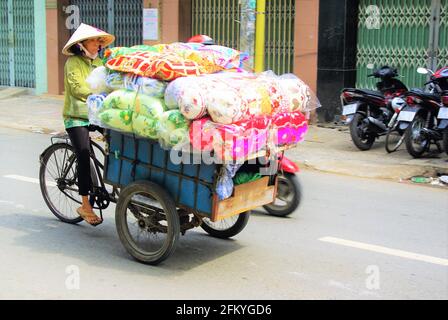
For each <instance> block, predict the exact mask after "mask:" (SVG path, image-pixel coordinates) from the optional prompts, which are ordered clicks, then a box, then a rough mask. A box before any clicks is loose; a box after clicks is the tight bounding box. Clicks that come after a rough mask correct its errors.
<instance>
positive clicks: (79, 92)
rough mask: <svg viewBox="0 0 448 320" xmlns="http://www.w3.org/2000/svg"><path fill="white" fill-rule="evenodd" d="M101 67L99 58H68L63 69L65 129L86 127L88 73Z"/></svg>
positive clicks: (88, 91) (88, 93)
mask: <svg viewBox="0 0 448 320" xmlns="http://www.w3.org/2000/svg"><path fill="white" fill-rule="evenodd" d="M102 65H103V61H102V60H101V59H100V58H96V59H95V60H91V59H89V58H86V57H82V56H72V57H70V58H68V60H67V62H66V63H65V67H64V87H65V94H64V110H63V117H64V124H65V128H71V127H76V126H82V125H88V124H89V121H88V110H87V104H86V100H87V97H88V96H89V95H91V94H92V93H91V92H90V89H89V87H88V85H87V83H86V79H87V77H88V76H89V74H90V72H91V71H92V70H93V69H95V68H97V67H100V66H102Z"/></svg>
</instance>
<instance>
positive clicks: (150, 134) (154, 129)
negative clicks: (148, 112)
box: [132, 112, 159, 140]
mask: <svg viewBox="0 0 448 320" xmlns="http://www.w3.org/2000/svg"><path fill="white" fill-rule="evenodd" d="M158 122H159V119H158V118H151V117H147V116H144V115H142V114H138V113H137V112H134V113H133V115H132V129H133V132H134V133H135V134H136V135H138V136H141V137H144V138H149V139H154V140H156V139H158V138H159V126H158Z"/></svg>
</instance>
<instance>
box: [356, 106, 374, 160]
mask: <svg viewBox="0 0 448 320" xmlns="http://www.w3.org/2000/svg"><path fill="white" fill-rule="evenodd" d="M365 119H366V116H365V115H364V114H361V113H357V114H355V116H354V117H353V120H352V121H351V122H350V136H351V137H352V140H353V143H354V144H355V146H356V147H357V148H358V149H359V150H362V151H366V150H370V148H372V145H373V143H374V142H375V136H374V135H373V134H372V133H371V132H369V124H368V123H366V122H365V121H364V120H365Z"/></svg>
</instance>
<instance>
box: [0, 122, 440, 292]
mask: <svg viewBox="0 0 448 320" xmlns="http://www.w3.org/2000/svg"><path fill="white" fill-rule="evenodd" d="M49 138H50V136H48V135H43V134H33V133H28V132H25V131H15V130H10V129H0V150H1V165H0V260H1V263H0V298H1V299H448V193H447V191H446V190H442V189H436V188H430V187H423V186H416V185H409V184H400V183H398V182H390V181H381V180H371V179H361V178H354V177H346V176H338V175H332V174H323V173H319V172H313V171H304V172H302V173H301V174H300V178H301V180H302V184H303V187H304V198H303V203H302V206H301V207H300V208H299V210H298V211H297V212H295V213H294V214H293V215H292V216H291V217H290V218H283V219H282V218H276V217H272V216H268V215H266V214H265V213H264V211H263V210H262V209H260V210H259V211H254V212H253V214H252V216H251V219H250V221H249V224H248V225H247V227H246V228H245V229H244V230H243V232H242V233H240V234H239V235H237V236H236V237H235V238H234V239H232V240H219V239H215V238H212V237H210V236H208V235H207V234H206V233H205V232H204V231H202V229H195V230H191V231H189V232H187V234H186V235H185V236H182V237H181V238H180V242H179V245H178V247H177V250H176V251H175V252H174V254H173V255H172V256H171V257H170V258H169V259H168V260H166V261H165V262H164V263H162V264H161V265H159V266H157V267H153V266H147V265H143V264H140V263H138V262H135V261H134V260H132V258H130V257H129V256H128V254H127V252H126V251H125V250H124V248H123V246H122V245H121V243H120V241H119V239H118V236H117V233H116V230H115V224H114V207H113V206H112V207H111V208H109V209H108V210H107V212H106V219H105V222H104V223H103V224H102V225H100V226H98V227H96V228H93V227H91V226H89V225H87V224H86V223H84V222H83V223H81V224H79V225H68V224H64V223H62V222H59V220H57V219H56V218H55V217H54V216H53V215H52V214H51V212H50V211H49V210H48V209H47V207H46V205H45V203H44V201H43V200H42V197H41V193H40V189H39V185H38V184H37V183H35V182H34V181H35V180H33V179H37V178H38V168H39V163H38V155H39V153H40V152H41V151H42V150H43V149H44V148H45V147H46V146H47V145H48V144H49V143H50V139H49Z"/></svg>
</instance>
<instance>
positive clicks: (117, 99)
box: [88, 42, 319, 161]
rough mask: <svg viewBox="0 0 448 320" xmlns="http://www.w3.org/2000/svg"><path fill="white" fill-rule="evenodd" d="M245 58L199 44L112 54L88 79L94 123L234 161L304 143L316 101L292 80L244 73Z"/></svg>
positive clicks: (109, 52)
mask: <svg viewBox="0 0 448 320" xmlns="http://www.w3.org/2000/svg"><path fill="white" fill-rule="evenodd" d="M247 58H248V56H247V54H245V53H242V52H240V51H237V50H234V49H231V48H227V47H223V46H219V45H202V44H198V43H181V42H175V43H171V44H159V45H154V46H146V45H140V46H133V47H130V48H127V47H117V48H111V49H107V50H106V52H105V58H104V59H105V65H106V68H103V69H102V70H97V71H95V72H92V75H91V77H90V80H92V81H91V87H92V88H94V89H95V90H94V91H93V90H92V92H94V93H95V94H94V95H92V96H90V97H89V99H88V105H89V111H91V117H92V120H93V122H92V120H91V122H92V123H95V124H99V125H101V126H103V127H107V128H113V129H115V130H120V131H124V132H129V133H134V134H136V135H138V136H141V137H146V138H149V139H157V140H158V141H159V143H160V144H161V145H162V146H163V147H165V148H183V147H184V146H189V147H192V148H193V150H194V151H210V152H213V153H214V154H216V155H217V156H218V157H219V158H221V159H223V160H232V161H233V160H241V159H245V158H247V157H249V156H250V155H253V154H256V153H257V152H258V151H260V150H263V149H266V148H276V147H279V146H284V145H294V144H297V143H298V142H300V141H302V140H303V137H304V134H305V133H306V131H307V128H308V126H307V119H306V117H305V113H307V112H308V111H310V110H311V109H313V108H316V107H318V106H319V103H318V101H317V98H316V97H315V96H314V94H313V93H312V92H311V90H310V88H309V87H308V86H307V85H306V84H305V83H304V82H303V81H301V80H300V79H299V78H297V77H296V76H295V75H292V74H286V75H281V76H277V75H275V74H274V73H273V72H272V71H268V72H263V73H260V74H254V73H250V72H246V71H244V70H241V67H242V65H243V61H245V60H246V59H247Z"/></svg>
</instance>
